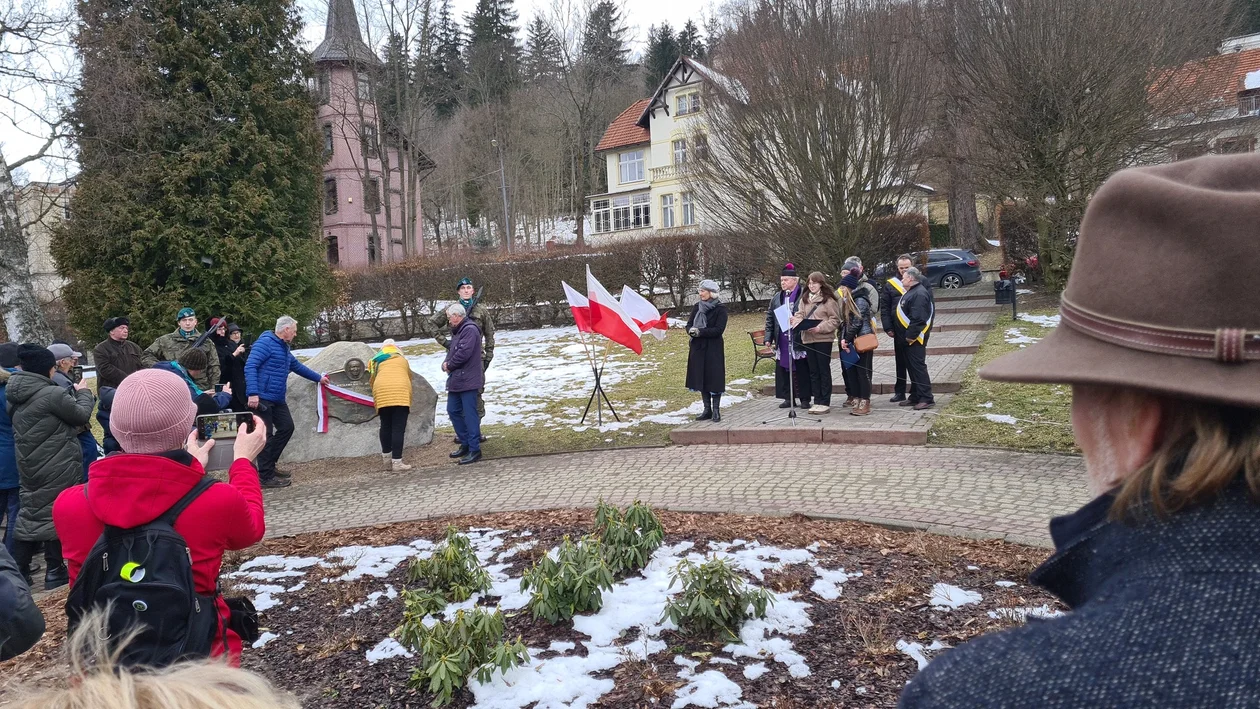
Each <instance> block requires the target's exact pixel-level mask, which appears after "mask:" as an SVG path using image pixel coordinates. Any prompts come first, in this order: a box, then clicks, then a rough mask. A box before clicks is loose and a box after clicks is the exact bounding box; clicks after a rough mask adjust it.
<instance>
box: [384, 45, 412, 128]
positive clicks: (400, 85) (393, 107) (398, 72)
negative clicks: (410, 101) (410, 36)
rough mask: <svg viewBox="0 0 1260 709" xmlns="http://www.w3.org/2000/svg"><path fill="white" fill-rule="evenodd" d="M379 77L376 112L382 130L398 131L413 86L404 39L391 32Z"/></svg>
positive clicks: (409, 58) (409, 60) (410, 64)
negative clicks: (382, 127) (396, 128)
mask: <svg viewBox="0 0 1260 709" xmlns="http://www.w3.org/2000/svg"><path fill="white" fill-rule="evenodd" d="M381 55H382V56H381V70H380V73H381V75H380V77H379V78H378V79H377V80H376V87H377V90H376V109H377V111H378V112H379V114H380V117H381V125H382V126H390V127H397V126H398V125H400V123H401V121H400V116H401V114H402V111H403V110H404V108H405V107H406V102H407V96H408V94H409V91H408V89H409V88H410V87H411V85H412V81H413V78H414V75H413V73H412V60H411V57H409V56H407V47H406V44H405V43H404V42H403V38H402V36H401V35H399V34H397V33H395V32H391V33H390V34H389V37H388V38H387V39H386V40H385V47H384V49H383V50H382V52H381Z"/></svg>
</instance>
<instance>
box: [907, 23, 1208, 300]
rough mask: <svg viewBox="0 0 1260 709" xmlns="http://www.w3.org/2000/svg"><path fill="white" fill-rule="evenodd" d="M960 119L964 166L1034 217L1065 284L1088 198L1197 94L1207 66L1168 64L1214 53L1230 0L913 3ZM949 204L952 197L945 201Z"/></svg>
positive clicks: (1044, 257) (1051, 280) (1045, 254)
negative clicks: (966, 130)
mask: <svg viewBox="0 0 1260 709" xmlns="http://www.w3.org/2000/svg"><path fill="white" fill-rule="evenodd" d="M919 5H920V8H921V9H922V10H923V15H922V16H923V17H924V18H925V21H926V22H928V23H930V28H929V32H928V34H929V35H934V36H936V37H939V38H943V41H942V44H941V45H938V49H940V50H941V51H939V52H938V56H939V57H940V58H941V59H942V62H943V66H944V74H945V76H947V77H949V80H950V81H951V82H954V86H953V87H952V89H951V91H952V95H953V97H954V98H956V99H957V100H958V102H959V103H958V105H957V109H958V112H959V113H958V114H956V115H963V116H965V121H966V123H967V125H968V126H969V127H970V128H971V130H972V132H971V134H970V135H971V136H973V137H974V139H975V144H974V149H972V150H970V151H969V152H968V155H967V156H966V160H967V162H968V164H969V166H970V169H971V171H972V174H974V175H975V178H976V181H977V183H978V184H980V185H981V186H983V187H984V188H986V190H987V191H988V192H990V193H991V194H992V195H994V196H996V197H1005V198H1014V199H1019V200H1024V201H1026V202H1027V204H1028V205H1029V206H1030V207H1032V208H1033V209H1035V210H1036V212H1037V214H1038V231H1039V239H1038V241H1039V252H1040V253H1039V257H1040V261H1041V264H1042V267H1043V269H1044V271H1043V272H1044V275H1045V279H1046V283H1047V285H1049V286H1050V287H1052V288H1062V286H1063V285H1064V284H1065V283H1066V280H1067V274H1068V269H1069V267H1070V265H1071V261H1072V255H1073V253H1074V250H1075V235H1076V231H1077V229H1078V227H1079V225H1080V220H1081V217H1082V216H1083V214H1084V211H1085V205H1086V203H1087V201H1088V200H1089V198H1090V196H1091V195H1092V194H1093V193H1094V191H1095V190H1096V189H1097V188H1098V186H1099V185H1101V184H1102V182H1103V181H1104V180H1105V179H1106V178H1107V176H1108V175H1110V174H1111V173H1112V172H1114V171H1115V170H1117V169H1119V168H1121V167H1124V166H1126V165H1129V164H1131V163H1133V162H1135V161H1136V160H1138V159H1139V158H1140V156H1141V155H1143V153H1144V152H1146V151H1149V150H1151V149H1152V148H1153V147H1156V146H1157V145H1158V144H1159V143H1160V142H1163V141H1169V140H1175V139H1176V135H1175V134H1174V133H1173V132H1169V131H1156V130H1154V128H1155V127H1157V126H1159V125H1166V124H1168V123H1169V122H1170V121H1171V120H1172V119H1173V118H1174V117H1176V116H1178V115H1180V114H1182V113H1185V112H1186V111H1187V110H1188V108H1189V107H1191V106H1193V105H1194V104H1195V103H1196V102H1197V101H1198V99H1199V97H1200V96H1201V95H1202V94H1201V92H1202V88H1203V85H1202V82H1201V81H1200V80H1199V79H1207V78H1208V77H1207V76H1206V74H1207V73H1206V72H1204V73H1201V74H1200V75H1199V76H1190V77H1187V75H1186V74H1185V73H1182V72H1176V71H1174V69H1175V68H1176V67H1179V66H1181V65H1182V64H1184V63H1186V62H1188V61H1190V60H1193V59H1195V58H1198V57H1203V56H1206V55H1209V54H1211V53H1212V52H1213V51H1214V48H1215V46H1216V44H1217V43H1218V42H1219V41H1220V39H1221V38H1222V37H1224V36H1225V35H1226V34H1227V32H1228V29H1229V23H1230V18H1231V17H1232V15H1233V13H1232V12H1231V9H1232V6H1231V1H1230V0H1198V1H1196V2H1193V3H1188V2H1184V0H921V2H920V3H919ZM951 206H952V205H951Z"/></svg>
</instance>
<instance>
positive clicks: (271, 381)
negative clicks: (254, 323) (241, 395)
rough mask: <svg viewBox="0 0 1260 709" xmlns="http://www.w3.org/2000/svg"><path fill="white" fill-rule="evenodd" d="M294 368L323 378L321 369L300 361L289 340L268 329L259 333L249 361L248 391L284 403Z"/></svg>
mask: <svg viewBox="0 0 1260 709" xmlns="http://www.w3.org/2000/svg"><path fill="white" fill-rule="evenodd" d="M290 372H293V373H295V374H298V375H300V376H302V377H304V378H306V379H309V380H311V381H313V382H318V381H319V380H320V375H319V373H318V372H316V371H314V370H312V369H311V368H310V367H307V366H306V365H304V364H302V363H301V362H299V361H297V357H294V356H293V353H292V352H290V351H289V343H287V342H285V341H284V340H282V339H280V338H279V337H277V336H276V333H274V332H272V331H271V330H268V331H266V332H264V333H263V334H262V335H260V336H259V337H258V341H257V342H255V343H254V347H253V349H251V350H250V351H249V359H248V360H246V361H245V389H246V392H245V393H246V395H247V396H257V397H258V398H260V399H263V400H264V401H274V402H276V403H284V399H285V394H286V393H287V392H288V387H287V386H286V385H287V383H288V381H289V373H290Z"/></svg>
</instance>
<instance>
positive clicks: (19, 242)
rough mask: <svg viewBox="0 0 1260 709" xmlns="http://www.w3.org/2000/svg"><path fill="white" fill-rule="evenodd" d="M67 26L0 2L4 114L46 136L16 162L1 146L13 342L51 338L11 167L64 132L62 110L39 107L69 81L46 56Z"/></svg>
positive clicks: (0, 213) (4, 266) (8, 330)
mask: <svg viewBox="0 0 1260 709" xmlns="http://www.w3.org/2000/svg"><path fill="white" fill-rule="evenodd" d="M68 27H69V20H68V17H66V16H65V15H61V14H53V13H49V12H46V11H45V10H44V9H43V8H42V6H41V5H40V4H38V3H36V2H28V3H25V4H19V3H18V2H17V1H16V0H0V85H2V86H0V88H2V91H0V93H3V97H2V98H0V102H2V103H3V110H2V111H0V113H3V115H4V118H5V119H7V120H8V121H9V122H10V123H11V124H12V125H13V127H14V128H15V129H16V130H20V131H24V132H27V133H31V132H32V131H38V134H39V135H40V137H42V138H43V139H44V143H43V146H42V147H40V148H39V149H38V150H37V151H35V152H34V153H33V154H31V155H28V156H26V157H23V158H21V159H19V160H16V161H14V162H12V163H10V162H8V161H7V160H6V159H5V156H4V153H3V147H0V316H3V325H4V330H5V335H6V336H7V337H8V339H10V340H14V341H26V340H29V341H34V342H45V343H46V342H49V341H51V340H52V337H53V334H52V329H51V328H50V327H49V325H48V322H47V320H46V318H45V317H44V314H43V312H42V310H41V309H40V304H39V301H38V299H37V298H36V295H35V289H34V285H33V283H32V279H31V271H30V261H29V248H30V244H29V241H28V238H27V231H26V228H25V227H24V225H23V224H22V223H21V220H20V218H19V212H18V205H17V189H16V186H15V185H14V179H13V171H14V170H16V169H18V168H19V167H21V166H22V165H24V164H26V163H29V162H31V161H34V160H39V159H42V158H44V157H46V156H48V155H50V154H51V151H52V150H53V149H54V147H55V146H57V145H58V144H59V143H60V142H61V139H62V138H63V137H64V136H65V132H64V130H63V120H62V117H61V113H60V110H59V109H56V108H53V109H52V110H51V111H49V110H46V109H44V107H42V106H39V105H37V98H38V97H37V94H38V93H39V90H40V89H51V90H56V89H58V88H64V87H65V86H66V85H67V77H66V76H65V75H64V70H63V68H60V67H55V66H53V65H52V64H51V63H50V62H49V61H48V56H47V55H48V54H49V53H51V52H53V51H54V50H55V48H56V47H58V46H61V47H64V46H65V40H66V30H67V29H68ZM49 113H53V114H55V115H52V116H50V115H49Z"/></svg>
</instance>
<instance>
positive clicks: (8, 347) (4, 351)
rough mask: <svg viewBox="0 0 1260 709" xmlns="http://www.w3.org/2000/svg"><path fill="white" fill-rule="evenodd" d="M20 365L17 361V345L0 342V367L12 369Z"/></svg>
mask: <svg viewBox="0 0 1260 709" xmlns="http://www.w3.org/2000/svg"><path fill="white" fill-rule="evenodd" d="M19 364H21V363H20V362H19V361H18V344H17V343H16V342H0V367H5V368H8V369H13V368H14V367H16V366H18V365H19Z"/></svg>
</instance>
